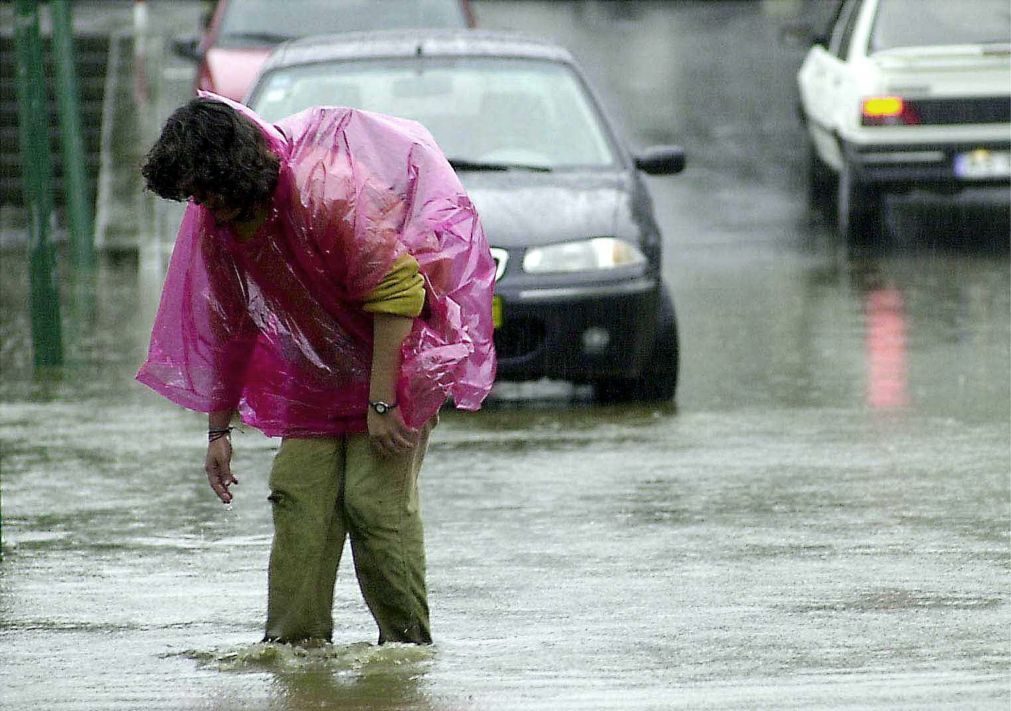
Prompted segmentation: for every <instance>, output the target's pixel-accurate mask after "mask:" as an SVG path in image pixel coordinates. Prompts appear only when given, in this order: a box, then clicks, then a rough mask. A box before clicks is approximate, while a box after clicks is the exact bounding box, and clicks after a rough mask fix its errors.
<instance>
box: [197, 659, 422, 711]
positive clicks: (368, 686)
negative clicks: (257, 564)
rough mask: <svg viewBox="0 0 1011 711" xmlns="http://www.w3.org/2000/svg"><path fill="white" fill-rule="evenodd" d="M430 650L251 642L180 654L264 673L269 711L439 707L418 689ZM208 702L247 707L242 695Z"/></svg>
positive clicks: (231, 669) (204, 663) (218, 710)
mask: <svg viewBox="0 0 1011 711" xmlns="http://www.w3.org/2000/svg"><path fill="white" fill-rule="evenodd" d="M433 655H434V651H433V650H432V649H431V648H418V647H413V646H402V645H388V646H383V647H376V646H374V645H370V644H365V643H358V644H350V645H324V646H321V647H316V648H310V649H304V648H300V647H290V646H286V645H274V644H256V645H251V646H246V647H237V648H233V649H229V650H225V651H218V652H187V653H185V655H184V656H188V657H191V658H193V659H195V660H196V661H197V662H198V663H199V664H200V665H201V667H203V668H205V669H214V670H217V671H218V672H224V673H240V674H255V675H264V674H265V675H267V677H268V678H269V683H270V693H269V696H268V699H267V700H266V701H265V703H264V708H265V709H269V711H309V710H310V709H341V710H342V711H345V710H347V711H354V710H356V709H362V710H363V711H364V710H366V709H368V710H369V711H372V710H375V711H395V710H397V711H400V710H404V711H406V710H408V709H410V710H412V711H414V710H417V711H437V710H438V709H440V708H441V707H440V706H439V705H437V704H435V703H433V702H432V700H431V699H429V697H428V695H427V694H426V692H425V690H424V687H425V675H426V674H427V672H428V670H429V668H430V666H431V663H432V659H433ZM210 708H211V709H213V711H226V710H227V711H234V710H236V709H242V711H250V705H249V702H248V700H246V701H239V700H233V699H222V700H220V701H219V702H218V703H216V704H214V705H213V706H211V707H210Z"/></svg>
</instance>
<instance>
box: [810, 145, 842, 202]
mask: <svg viewBox="0 0 1011 711" xmlns="http://www.w3.org/2000/svg"><path fill="white" fill-rule="evenodd" d="M836 180H837V178H836V174H835V173H834V172H833V170H832V168H830V167H829V165H828V164H827V163H826V162H825V161H823V160H822V159H821V156H819V155H818V149H817V148H815V146H814V143H813V142H811V141H810V140H809V141H808V142H807V199H808V203H809V204H810V206H811V207H812V208H814V209H816V210H829V209H830V208H832V207H833V206H834V205H835V196H836V191H837V189H838V188H837V186H836ZM829 214H831V213H829Z"/></svg>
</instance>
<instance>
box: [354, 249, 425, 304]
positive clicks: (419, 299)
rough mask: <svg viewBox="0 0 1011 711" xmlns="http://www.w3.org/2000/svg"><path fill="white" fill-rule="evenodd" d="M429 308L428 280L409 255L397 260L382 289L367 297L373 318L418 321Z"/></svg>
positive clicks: (366, 302) (366, 301) (373, 291)
mask: <svg viewBox="0 0 1011 711" xmlns="http://www.w3.org/2000/svg"><path fill="white" fill-rule="evenodd" d="M424 305H425V279H424V277H422V276H421V274H420V273H419V272H418V261H417V260H416V259H415V258H414V257H412V256H411V255H409V254H404V255H402V256H400V257H399V258H397V260H396V261H395V262H394V263H393V267H392V268H391V269H390V273H389V274H387V275H386V276H385V277H384V278H383V280H382V281H381V282H379V285H378V286H376V288H375V289H373V290H372V291H371V292H370V293H369V294H368V296H366V297H365V300H364V302H363V308H364V309H365V310H366V311H368V312H369V313H373V314H377V313H378V314H390V315H391V316H404V317H406V318H415V317H417V316H418V315H419V314H420V313H421V309H422V308H423V307H424Z"/></svg>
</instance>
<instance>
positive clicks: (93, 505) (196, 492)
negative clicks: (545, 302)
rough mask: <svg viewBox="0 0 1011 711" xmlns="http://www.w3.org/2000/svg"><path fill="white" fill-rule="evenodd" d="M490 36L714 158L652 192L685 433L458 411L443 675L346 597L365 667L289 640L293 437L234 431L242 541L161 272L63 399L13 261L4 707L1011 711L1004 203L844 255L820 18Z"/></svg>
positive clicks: (101, 286) (639, 18)
mask: <svg viewBox="0 0 1011 711" xmlns="http://www.w3.org/2000/svg"><path fill="white" fill-rule="evenodd" d="M475 5H476V10H477V14H478V21H479V23H480V24H481V25H482V26H484V27H486V28H510V29H518V30H522V31H526V32H528V33H532V34H545V35H547V36H550V37H553V38H556V39H560V40H562V41H563V42H565V43H566V44H568V45H569V46H570V47H571V48H572V49H573V50H574V51H575V52H576V54H577V56H578V57H579V58H580V59H581V60H582V61H583V62H584V63H585V64H586V65H587V68H588V71H589V72H590V73H591V75H593V76H594V78H595V79H596V80H597V82H598V84H599V85H600V88H601V90H602V92H603V93H604V95H605V99H606V100H607V101H608V102H609V103H610V104H611V105H612V106H614V107H615V109H616V111H619V112H621V113H622V114H623V118H624V120H625V123H626V125H627V127H628V131H629V134H630V135H631V137H632V139H633V142H634V143H635V144H636V145H640V146H641V145H647V144H650V143H659V142H677V143H680V144H682V145H684V146H685V148H686V150H687V151H688V155H689V168H688V170H687V171H686V172H685V173H684V174H683V175H681V176H678V177H675V178H664V179H650V181H651V182H650V185H651V187H652V189H653V192H654V198H655V201H656V206H657V211H658V216H659V219H660V221H661V226H662V227H663V229H664V234H665V238H666V253H665V274H666V277H667V279H668V281H669V283H670V285H671V288H672V292H673V294H674V299H675V303H676V306H677V310H678V315H679V321H680V327H681V341H682V349H683V350H682V379H681V385H680V387H679V393H678V398H677V404H676V406H675V405H673V404H672V405H670V406H667V407H642V406H621V407H619V406H602V405H597V404H595V403H594V402H593V401H592V400H591V399H590V398H589V396H588V393H586V392H584V391H583V390H582V389H579V388H572V387H570V386H568V385H565V384H558V383H535V384H522V385H507V386H503V387H500V388H499V389H498V390H497V391H496V393H495V396H494V398H493V399H492V401H491V402H490V403H489V405H488V407H487V408H486V409H484V410H482V411H481V412H479V413H475V414H466V415H465V414H458V413H446V414H445V415H444V417H443V419H442V424H441V425H440V426H439V428H438V430H437V431H436V433H435V435H434V436H433V444H432V448H431V452H430V455H429V457H428V460H427V462H426V467H425V470H424V473H423V475H422V497H423V502H424V508H425V515H426V525H427V538H428V556H429V588H430V601H431V605H432V624H433V634H434V636H435V638H436V644H435V645H434V646H433V647H432V648H431V649H424V650H419V649H414V648H407V647H398V646H392V647H383V648H379V647H376V646H374V645H373V644H372V642H374V640H375V632H374V629H373V624H372V622H371V619H370V618H369V615H368V612H367V610H366V609H365V606H364V604H363V603H362V602H361V598H360V595H359V593H358V591H357V587H356V585H355V581H354V576H353V573H352V570H351V567H350V566H349V565H345V566H344V567H343V568H342V570H341V575H340V576H339V579H338V587H337V592H336V603H335V620H336V623H337V629H336V632H335V644H334V645H333V647H331V648H325V649H319V650H308V651H292V650H288V649H284V648H276V647H270V646H261V645H257V644H255V641H256V640H257V639H259V638H260V636H261V635H262V618H263V614H264V608H265V596H266V579H265V569H266V560H267V551H268V548H269V544H270V534H271V526H270V510H269V508H268V504H267V502H266V501H265V497H266V495H267V485H266V479H267V474H268V470H269V465H270V456H271V454H272V452H273V451H274V449H275V448H276V446H277V442H276V441H274V440H270V439H267V438H264V437H262V436H261V435H259V434H257V433H256V432H255V431H246V432H244V433H240V434H237V435H236V436H235V438H234V441H235V445H236V450H237V453H236V462H235V467H234V468H235V470H236V471H237V472H238V473H239V475H240V478H241V480H242V484H241V486H240V487H239V488H238V492H237V502H236V505H235V507H234V508H233V510H231V511H225V510H223V509H222V507H221V505H220V504H218V503H216V499H214V497H213V495H212V494H211V492H210V491H209V490H208V488H207V485H206V481H205V478H204V475H203V473H202V463H203V456H204V450H205V436H204V429H205V422H204V419H203V418H202V417H201V416H198V415H194V414H192V413H187V412H184V411H181V410H179V409H177V408H174V407H173V406H171V405H168V404H167V403H165V402H163V401H161V400H160V399H158V398H157V397H155V396H154V395H153V394H150V393H148V392H146V391H145V389H144V388H142V387H140V386H138V385H136V384H135V383H134V382H133V381H132V376H133V372H134V370H135V369H136V367H137V365H138V364H139V362H140V360H141V359H142V357H143V354H144V349H145V347H146V340H147V330H148V328H149V324H150V319H151V314H152V313H153V310H154V308H155V305H156V302H157V298H158V288H159V286H160V278H161V270H162V268H163V267H162V264H161V261H160V257H159V256H158V255H159V254H160V250H159V249H157V248H155V249H146V250H144V251H142V256H141V259H140V260H139V264H138V263H135V262H134V261H133V260H130V259H126V260H122V261H113V260H110V261H107V262H106V263H104V264H103V265H102V267H101V269H100V271H99V273H98V274H97V275H95V276H94V277H93V278H90V279H83V280H80V281H79V282H77V283H75V281H74V280H73V279H72V278H71V277H70V276H69V275H67V278H66V280H65V283H64V289H65V292H64V302H63V304H64V318H65V321H66V326H65V337H66V339H67V344H66V346H67V350H68V360H69V362H70V363H69V365H68V367H67V368H66V369H65V370H64V372H63V373H62V374H58V375H53V376H45V377H41V376H40V377H33V375H32V372H31V353H30V348H29V340H28V339H29V332H28V312H27V307H26V294H27V282H26V276H25V267H24V261H23V259H22V257H21V256H20V255H17V254H14V253H4V254H3V255H2V258H3V272H4V278H3V279H2V280H0V328H2V342H0V457H2V460H0V466H2V487H3V514H4V519H3V526H4V530H3V534H4V559H3V562H2V563H0V706H2V707H3V708H4V709H11V711H21V710H22V709H25V710H27V709H34V708H46V709H59V710H70V709H80V710H81V711H93V710H100V709H109V710H112V709H116V710H117V711H127V710H134V709H145V710H146V709H164V710H166V711H169V710H171V711H177V710H180V709H181V710H185V711H189V710H193V711H196V710H207V711H240V710H242V711H246V710H260V709H263V710H270V711H302V710H308V709H431V710H433V711H436V710H437V711H457V710H461V709H475V710H478V709H545V710H547V709H552V710H553V709H743V708H747V709H784V708H795V709H817V708H901V709H924V708H939V709H964V708H973V709H990V708H993V709H1006V708H1007V706H1008V702H1009V700H1011V675H1009V665H1011V637H1009V633H1008V629H1009V627H1011V625H1009V623H1011V613H1009V611H1011V607H1009V602H1011V601H1009V593H1008V591H1009V589H1011V585H1009V583H1011V575H1009V569H1011V565H1009V563H1011V556H1009V547H1008V533H1009V507H1011V483H1009V479H1011V430H1009V419H1011V412H1009V408H1011V354H1009V351H1011V326H1009V314H1011V277H1009V266H1008V237H1007V233H1008V210H1007V206H1006V198H1005V200H1004V202H1001V200H1000V199H995V198H994V196H993V195H990V194H985V193H981V194H978V195H969V196H966V197H964V198H962V199H960V200H958V201H955V202H952V201H940V200H932V199H926V198H923V197H919V196H914V197H912V198H909V199H905V200H902V201H894V202H893V203H892V204H891V205H890V210H889V213H888V219H889V224H890V226H891V228H892V229H891V232H892V234H891V237H890V239H889V240H888V241H887V242H885V243H884V244H881V245H878V246H875V247H873V248H869V249H866V250H862V251H852V250H849V249H847V248H846V247H845V246H843V245H841V244H839V242H838V240H837V239H836V238H835V236H834V235H833V234H832V231H831V229H830V227H829V226H828V225H827V224H826V223H825V221H824V220H823V219H822V218H821V217H819V216H818V215H816V214H813V213H811V212H810V211H809V209H808V207H807V205H806V199H805V189H804V184H803V172H802V168H803V162H802V161H803V155H802V153H801V152H800V150H799V146H800V145H801V144H800V140H801V138H802V134H801V133H800V127H799V125H798V124H797V121H796V118H795V114H794V110H793V102H794V100H795V98H794V97H795V95H794V93H793V85H792V73H793V71H794V69H795V68H796V66H797V65H798V64H799V61H800V54H799V51H798V50H794V49H785V48H783V47H780V46H779V45H778V44H777V43H776V35H777V31H778V27H779V24H780V23H781V22H783V21H786V20H789V19H792V18H796V17H806V16H808V15H809V14H812V13H815V14H816V13H818V12H820V9H819V7H818V4H817V3H801V2H793V1H792V0H780V1H778V2H776V1H766V2H761V1H753V2H716V1H713V0H709V1H705V0H700V1H699V2H642V3H636V2H627V3H615V2H571V3H570V2H499V1H494V2H493V1H491V0H486V1H485V2H477V3H475ZM152 10H157V4H156V3H152ZM185 29H188V28H185ZM165 71H166V72H175V73H174V74H172V76H177V75H178V74H179V70H178V67H176V66H174V65H173V66H167V67H166V69H165ZM177 78H178V77H177ZM177 85H178V87H177V88H178V101H181V100H183V98H184V96H185V94H184V92H185V90H186V85H185V81H183V80H179V81H177ZM175 100H176V99H173V98H172V96H171V95H170V96H166V97H163V99H162V101H163V102H164V104H165V105H166V106H167V105H168V104H171V103H172V102H173V101H175ZM622 107H624V108H622ZM998 197H1000V196H998ZM145 237H146V238H150V237H151V235H147V236H145ZM156 247H157V245H156ZM152 255H154V256H152ZM82 282H83V283H82ZM348 560H349V559H348Z"/></svg>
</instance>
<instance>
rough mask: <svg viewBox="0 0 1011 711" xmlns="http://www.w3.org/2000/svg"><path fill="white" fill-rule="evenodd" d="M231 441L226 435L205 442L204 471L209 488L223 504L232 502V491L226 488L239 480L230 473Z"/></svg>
mask: <svg viewBox="0 0 1011 711" xmlns="http://www.w3.org/2000/svg"><path fill="white" fill-rule="evenodd" d="M231 462H232V443H231V442H230V441H229V440H228V437H221V438H220V439H216V440H214V441H213V442H209V443H208V444H207V458H206V459H205V460H204V471H205V472H207V481H208V482H209V483H210V485H211V489H213V490H214V493H215V494H217V495H218V498H219V499H221V502H222V503H224V504H230V503H232V493H231V492H230V491H229V490H228V487H230V486H231V485H232V484H238V483H239V480H238V479H236V478H235V475H234V474H232V467H231Z"/></svg>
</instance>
